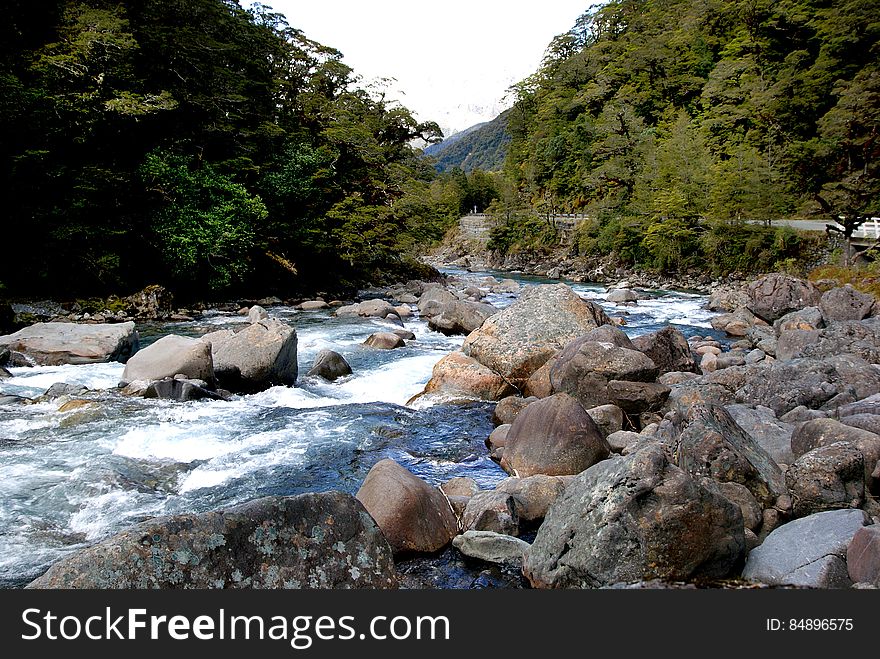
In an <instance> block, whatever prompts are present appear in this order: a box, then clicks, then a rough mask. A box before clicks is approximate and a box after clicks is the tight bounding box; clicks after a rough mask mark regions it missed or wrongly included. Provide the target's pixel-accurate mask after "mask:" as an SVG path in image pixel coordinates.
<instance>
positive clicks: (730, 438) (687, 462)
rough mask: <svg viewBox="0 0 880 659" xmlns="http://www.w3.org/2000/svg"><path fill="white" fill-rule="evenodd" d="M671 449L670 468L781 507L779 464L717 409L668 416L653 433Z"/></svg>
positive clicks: (782, 479) (701, 408)
mask: <svg viewBox="0 0 880 659" xmlns="http://www.w3.org/2000/svg"><path fill="white" fill-rule="evenodd" d="M658 436H659V438H661V439H662V441H663V442H664V443H666V444H667V445H668V446H670V447H671V448H672V451H673V454H674V455H675V456H676V464H677V465H678V466H679V467H681V468H682V469H684V470H685V471H687V472H688V473H689V474H691V475H692V476H694V477H697V478H700V477H702V478H711V479H713V480H716V481H718V482H719V483H725V482H734V483H739V484H741V485H744V486H745V487H746V488H748V490H749V491H750V492H751V493H752V495H753V496H754V497H755V498H756V499H757V500H758V501H759V502H760V503H761V505H762V506H763V507H764V508H769V507H773V506H776V507H780V508H781V509H783V510H785V509H787V507H788V506H787V504H786V503H785V502H784V501H779V500H780V498H782V497H784V496H785V495H787V494H788V492H787V490H786V486H785V476H784V475H783V473H782V470H781V469H780V468H779V465H778V464H776V462H775V461H774V460H773V458H771V457H770V455H768V453H767V452H766V451H765V450H764V449H762V448H761V447H760V446H759V445H758V444H757V443H756V442H755V441H754V440H753V439H752V438H751V437H750V436H749V435H748V433H746V432H745V431H744V430H743V429H742V428H740V427H739V426H738V425H737V424H736V422H735V421H734V420H733V418H732V417H731V416H730V414H729V413H728V411H727V410H726V409H725V408H724V407H721V406H720V405H712V404H708V405H706V404H696V405H693V406H692V407H691V408H690V409H689V410H688V411H687V414H685V415H681V414H678V413H676V414H673V415H671V416H670V417H669V418H668V420H664V422H663V423H662V424H660V430H659V434H658Z"/></svg>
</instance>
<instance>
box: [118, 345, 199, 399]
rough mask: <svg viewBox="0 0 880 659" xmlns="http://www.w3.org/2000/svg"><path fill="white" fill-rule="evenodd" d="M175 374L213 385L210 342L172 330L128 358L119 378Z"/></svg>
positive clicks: (157, 377)
mask: <svg viewBox="0 0 880 659" xmlns="http://www.w3.org/2000/svg"><path fill="white" fill-rule="evenodd" d="M177 374H182V375H184V376H186V377H187V378H190V379H193V380H204V381H205V382H207V383H208V384H209V386H213V384H214V382H215V375H214V361H213V359H212V358H211V344H210V343H206V342H205V341H202V340H199V339H191V338H189V337H186V336H177V335H175V334H169V335H168V336H163V337H162V338H161V339H159V340H158V341H156V342H155V343H153V344H151V345H149V346H147V347H146V348H144V349H143V350H140V351H139V352H137V353H136V354H135V355H134V356H133V357H131V359H129V360H128V362H127V363H126V365H125V370H124V371H123V373H122V381H123V382H125V383H129V382H134V381H136V380H144V381H147V382H153V381H155V380H164V379H165V378H173V377H174V376H175V375H177Z"/></svg>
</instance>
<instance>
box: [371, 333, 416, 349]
mask: <svg viewBox="0 0 880 659" xmlns="http://www.w3.org/2000/svg"><path fill="white" fill-rule="evenodd" d="M364 345H365V346H367V347H370V348H378V349H379V350H394V349H395V348H403V347H404V346H405V345H406V342H405V341H404V340H403V339H402V338H400V337H399V336H397V334H394V333H392V332H376V333H375V334H371V335H370V336H368V337H367V340H366V341H364Z"/></svg>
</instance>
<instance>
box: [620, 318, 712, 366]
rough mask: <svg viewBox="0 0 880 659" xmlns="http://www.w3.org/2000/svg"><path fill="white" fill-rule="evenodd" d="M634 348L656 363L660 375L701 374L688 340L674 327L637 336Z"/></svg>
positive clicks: (634, 340)
mask: <svg viewBox="0 0 880 659" xmlns="http://www.w3.org/2000/svg"><path fill="white" fill-rule="evenodd" d="M633 346H634V347H635V349H636V350H639V351H641V352H643V353H645V354H646V355H647V356H648V357H649V358H650V359H651V361H652V362H654V364H655V365H656V366H657V368H658V369H659V373H660V375H663V374H664V373H672V372H686V373H688V372H689V373H699V372H700V369H699V367H698V366H697V363H696V362H695V361H694V356H693V353H692V352H691V347H690V345H689V344H688V342H687V339H685V338H684V334H682V333H681V332H679V331H678V330H677V329H675V328H673V327H665V328H663V329H662V330H660V331H658V332H652V333H651V334H644V335H642V336H637V337H636V338H635V339H633Z"/></svg>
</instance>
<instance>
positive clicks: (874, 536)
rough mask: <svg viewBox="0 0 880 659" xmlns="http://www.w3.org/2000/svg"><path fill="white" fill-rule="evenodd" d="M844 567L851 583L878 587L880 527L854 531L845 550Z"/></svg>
mask: <svg viewBox="0 0 880 659" xmlns="http://www.w3.org/2000/svg"><path fill="white" fill-rule="evenodd" d="M846 567H847V571H848V572H849V578H850V579H852V581H853V583H870V584H874V585H875V586H877V587H880V525H877V524H874V525H872V526H863V527H862V528H860V529H859V530H858V531H856V534H855V535H854V536H853V539H852V542H850V544H849V547H848V548H847V550H846Z"/></svg>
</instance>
